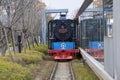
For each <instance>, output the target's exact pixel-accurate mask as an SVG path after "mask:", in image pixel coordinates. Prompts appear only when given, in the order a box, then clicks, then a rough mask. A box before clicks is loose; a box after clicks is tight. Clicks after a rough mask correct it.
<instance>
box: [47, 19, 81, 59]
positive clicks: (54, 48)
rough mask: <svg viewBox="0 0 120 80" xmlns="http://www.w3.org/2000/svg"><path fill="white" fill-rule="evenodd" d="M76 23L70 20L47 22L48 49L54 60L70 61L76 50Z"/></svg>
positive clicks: (76, 52)
mask: <svg viewBox="0 0 120 80" xmlns="http://www.w3.org/2000/svg"><path fill="white" fill-rule="evenodd" d="M78 46H79V44H78V27H77V22H76V21H75V20H71V19H55V20H51V21H49V22H48V49H49V51H48V52H49V55H50V56H51V58H53V59H54V60H71V59H73V58H75V56H76V55H77V54H78V53H79V52H80V51H79V49H78Z"/></svg>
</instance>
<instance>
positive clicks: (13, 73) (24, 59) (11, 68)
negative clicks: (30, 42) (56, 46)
mask: <svg viewBox="0 0 120 80" xmlns="http://www.w3.org/2000/svg"><path fill="white" fill-rule="evenodd" d="M11 53H12V55H14V53H13V52H11ZM46 53H47V45H42V44H40V45H39V46H35V48H32V49H31V50H28V49H27V50H26V54H25V53H24V51H22V53H17V54H16V56H15V55H14V56H13V59H14V63H12V62H10V57H9V53H8V52H7V53H6V54H5V56H4V57H1V58H0V63H1V64H0V80H33V77H34V78H35V77H36V75H39V76H40V75H42V76H43V77H44V78H48V75H49V73H50V71H51V70H52V67H49V66H51V65H52V64H53V62H49V61H46V62H44V60H43V59H44V57H45V55H46ZM23 64H24V65H23ZM42 76H41V77H42ZM7 78H8V79H7ZM40 79H41V78H40Z"/></svg>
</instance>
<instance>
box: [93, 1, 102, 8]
mask: <svg viewBox="0 0 120 80" xmlns="http://www.w3.org/2000/svg"><path fill="white" fill-rule="evenodd" d="M102 1H103V0H93V8H101V7H102V3H103V2H102Z"/></svg>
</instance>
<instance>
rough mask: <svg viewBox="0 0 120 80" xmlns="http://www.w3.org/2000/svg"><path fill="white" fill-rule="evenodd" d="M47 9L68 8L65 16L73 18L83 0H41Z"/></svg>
mask: <svg viewBox="0 0 120 80" xmlns="http://www.w3.org/2000/svg"><path fill="white" fill-rule="evenodd" d="M42 1H43V2H45V4H46V5H47V7H46V8H47V9H68V11H69V12H68V14H67V18H73V17H74V16H75V14H76V12H77V11H78V9H79V8H80V7H81V5H82V3H83V1H84V0H42Z"/></svg>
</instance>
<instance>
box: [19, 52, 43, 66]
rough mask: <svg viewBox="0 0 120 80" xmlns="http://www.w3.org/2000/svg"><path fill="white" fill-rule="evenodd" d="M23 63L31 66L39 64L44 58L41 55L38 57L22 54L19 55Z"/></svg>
mask: <svg viewBox="0 0 120 80" xmlns="http://www.w3.org/2000/svg"><path fill="white" fill-rule="evenodd" d="M18 55H19V56H20V57H21V58H22V60H23V61H25V63H27V64H31V63H37V62H38V61H40V60H42V56H40V55H36V54H34V53H33V54H30V53H26V54H24V53H22V54H18Z"/></svg>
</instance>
